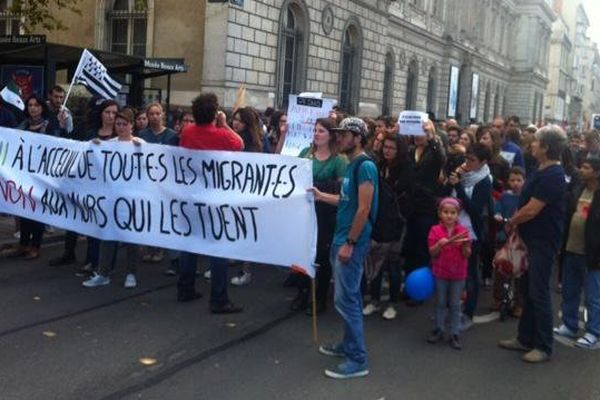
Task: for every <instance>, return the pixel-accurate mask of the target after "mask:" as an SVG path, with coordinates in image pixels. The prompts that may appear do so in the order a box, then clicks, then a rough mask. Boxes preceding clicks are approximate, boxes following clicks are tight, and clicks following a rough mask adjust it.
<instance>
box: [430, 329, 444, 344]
mask: <svg viewBox="0 0 600 400" xmlns="http://www.w3.org/2000/svg"><path fill="white" fill-rule="evenodd" d="M441 340H444V332H442V330H441V329H436V330H434V331H433V332H431V335H429V337H428V338H427V343H431V344H436V343H437V342H439V341H441Z"/></svg>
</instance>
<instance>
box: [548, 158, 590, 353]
mask: <svg viewBox="0 0 600 400" xmlns="http://www.w3.org/2000/svg"><path fill="white" fill-rule="evenodd" d="M580 172H581V180H582V181H583V185H581V186H580V187H578V188H576V189H575V190H573V195H572V196H571V198H570V199H569V203H568V212H569V213H568V217H569V219H568V221H570V223H569V224H568V226H567V229H568V230H567V235H566V238H567V241H566V243H567V244H566V248H565V250H566V253H565V256H564V260H563V262H564V266H563V276H562V283H563V291H562V295H563V304H562V313H563V318H562V319H563V323H562V324H561V325H560V326H558V327H557V328H554V334H555V335H558V336H563V337H567V338H570V339H576V338H577V332H578V330H579V302H580V297H581V290H582V288H583V290H584V292H585V297H586V307H587V310H588V316H589V317H588V321H587V324H586V327H585V334H584V335H583V336H582V337H580V338H578V339H577V341H576V342H575V344H576V345H577V346H579V347H583V348H591V347H594V346H595V345H597V344H598V343H599V341H600V158H597V157H592V158H588V159H585V160H583V161H582V163H581V168H580Z"/></svg>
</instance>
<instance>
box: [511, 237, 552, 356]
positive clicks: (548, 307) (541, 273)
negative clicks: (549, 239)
mask: <svg viewBox="0 0 600 400" xmlns="http://www.w3.org/2000/svg"><path fill="white" fill-rule="evenodd" d="M527 252H528V254H527V261H528V262H529V270H528V271H527V272H526V273H525V274H524V275H523V277H522V278H521V293H522V295H523V314H522V315H521V319H520V320H519V336H518V339H519V342H521V344H523V345H524V346H527V347H532V348H536V349H539V350H542V351H544V352H546V353H548V354H552V342H553V337H552V301H551V297H550V277H551V275H552V265H553V263H554V258H555V257H556V253H557V252H558V249H557V248H553V247H552V246H551V245H548V244H545V245H540V244H533V245H532V244H527Z"/></svg>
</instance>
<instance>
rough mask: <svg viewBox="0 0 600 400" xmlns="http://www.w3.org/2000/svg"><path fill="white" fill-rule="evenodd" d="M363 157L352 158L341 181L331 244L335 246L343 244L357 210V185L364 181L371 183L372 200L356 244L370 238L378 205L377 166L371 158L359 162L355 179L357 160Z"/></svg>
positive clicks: (367, 240)
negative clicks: (368, 213)
mask: <svg viewBox="0 0 600 400" xmlns="http://www.w3.org/2000/svg"><path fill="white" fill-rule="evenodd" d="M363 158H364V156H359V157H356V158H355V159H354V160H352V162H351V163H350V165H348V168H347V169H346V175H345V176H344V181H343V182H342V189H341V191H340V202H339V204H338V211H337V217H336V223H335V234H334V237H333V244H334V245H337V246H341V245H343V244H345V243H346V240H347V239H348V234H349V233H350V229H351V228H352V223H353V222H354V217H355V216H356V212H357V211H358V186H360V185H361V184H362V183H364V182H371V183H372V184H373V189H374V190H373V201H372V203H371V212H370V215H369V218H368V220H367V222H366V224H365V227H364V229H363V230H362V232H361V233H360V236H359V237H358V239H357V241H356V242H357V243H358V244H364V243H369V242H370V240H371V231H372V230H373V226H372V224H373V223H374V222H375V219H376V218H377V207H378V206H379V201H378V200H379V173H378V172H377V166H376V165H375V163H374V162H373V160H371V159H369V160H366V161H363V162H360V168H359V171H358V179H356V177H355V175H356V166H357V165H358V163H359V160H361V159H363ZM357 182H358V186H357Z"/></svg>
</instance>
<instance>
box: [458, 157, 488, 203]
mask: <svg viewBox="0 0 600 400" xmlns="http://www.w3.org/2000/svg"><path fill="white" fill-rule="evenodd" d="M485 178H488V179H490V181H491V180H492V177H491V174H490V167H488V165H487V164H485V165H484V166H483V167H481V168H479V169H478V170H477V171H469V172H465V173H464V174H463V175H462V177H461V180H460V184H461V185H462V187H463V188H464V189H465V194H466V195H467V197H468V198H469V199H470V198H471V196H472V195H473V188H474V187H475V185H477V184H478V183H479V182H481V181H482V180H484V179H485ZM454 195H456V193H454Z"/></svg>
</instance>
